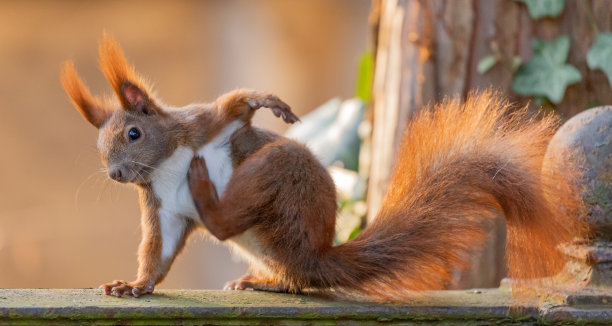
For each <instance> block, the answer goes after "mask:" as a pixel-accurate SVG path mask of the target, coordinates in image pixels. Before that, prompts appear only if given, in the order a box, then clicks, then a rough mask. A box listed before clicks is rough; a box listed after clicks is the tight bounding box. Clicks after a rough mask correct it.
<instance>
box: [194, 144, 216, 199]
mask: <svg viewBox="0 0 612 326" xmlns="http://www.w3.org/2000/svg"><path fill="white" fill-rule="evenodd" d="M187 181H188V183H189V190H190V191H191V196H192V197H193V199H194V201H195V204H196V206H198V205H200V204H202V203H208V202H209V201H210V200H213V201H216V200H217V192H216V190H215V189H214V184H213V183H212V181H211V180H210V177H209V175H208V168H207V167H206V161H205V160H204V158H203V157H198V156H196V157H194V158H193V159H192V160H191V165H190V166H189V172H188V173H187Z"/></svg>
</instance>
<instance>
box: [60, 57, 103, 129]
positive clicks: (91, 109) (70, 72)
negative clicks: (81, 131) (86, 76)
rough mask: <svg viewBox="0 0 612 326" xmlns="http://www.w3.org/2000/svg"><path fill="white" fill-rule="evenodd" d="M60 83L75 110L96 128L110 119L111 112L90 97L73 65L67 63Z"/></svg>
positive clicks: (97, 100)
mask: <svg viewBox="0 0 612 326" xmlns="http://www.w3.org/2000/svg"><path fill="white" fill-rule="evenodd" d="M60 78H61V81H62V85H63V86H64V89H65V90H66V93H68V96H69V97H70V99H71V100H72V103H73V104H74V106H75V107H76V108H77V110H78V111H79V112H80V113H81V115H83V117H84V118H85V120H87V121H89V122H90V123H91V124H92V125H94V126H95V127H96V128H100V126H101V125H102V124H104V122H106V120H107V119H108V118H109V117H110V115H111V113H112V110H109V109H108V108H107V107H106V106H104V105H103V104H102V102H101V101H100V100H99V99H97V98H95V97H94V96H93V95H91V92H90V91H89V89H88V88H87V86H86V85H85V83H84V82H83V80H81V78H79V75H78V74H77V72H76V69H75V68H74V63H72V62H71V61H67V62H66V63H64V67H63V69H62V72H61V77H60Z"/></svg>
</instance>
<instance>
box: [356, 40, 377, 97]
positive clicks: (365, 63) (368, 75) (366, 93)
mask: <svg viewBox="0 0 612 326" xmlns="http://www.w3.org/2000/svg"><path fill="white" fill-rule="evenodd" d="M373 79H374V56H373V55H372V52H371V51H366V52H365V53H364V54H363V55H362V56H361V60H359V74H358V75H357V87H356V90H355V96H357V98H359V99H361V100H362V101H364V102H366V103H367V102H370V100H371V99H372V81H373Z"/></svg>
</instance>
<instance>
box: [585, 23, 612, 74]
mask: <svg viewBox="0 0 612 326" xmlns="http://www.w3.org/2000/svg"><path fill="white" fill-rule="evenodd" d="M587 65H588V66H589V68H591V69H597V68H599V69H601V70H603V71H604V72H605V73H606V76H608V82H609V83H610V85H612V33H601V34H599V35H597V38H596V39H595V43H593V46H592V47H591V49H590V50H589V53H587Z"/></svg>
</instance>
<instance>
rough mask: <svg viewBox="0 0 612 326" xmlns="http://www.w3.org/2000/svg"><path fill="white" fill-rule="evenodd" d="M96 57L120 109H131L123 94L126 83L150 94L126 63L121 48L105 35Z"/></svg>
mask: <svg viewBox="0 0 612 326" xmlns="http://www.w3.org/2000/svg"><path fill="white" fill-rule="evenodd" d="M98 55H99V61H100V68H102V73H103V74H104V76H105V77H106V79H107V80H108V82H109V83H110V84H111V86H112V87H113V90H114V91H115V94H117V97H118V98H119V101H120V102H121V106H122V107H124V108H126V109H128V108H130V107H131V103H130V102H128V100H127V99H126V97H125V95H124V93H123V87H124V85H125V83H126V82H130V83H132V84H134V85H136V86H137V87H139V88H140V89H142V90H143V91H144V92H145V93H148V94H151V89H150V88H149V87H148V86H147V84H146V83H145V82H144V80H143V79H142V78H141V77H140V76H139V75H138V74H137V73H136V71H135V69H134V67H133V66H132V65H130V64H129V63H128V61H127V59H126V58H125V54H123V50H121V46H119V43H117V41H116V40H115V39H114V38H113V37H112V36H109V35H108V34H106V33H105V34H104V35H103V37H102V42H101V43H100V45H99V47H98Z"/></svg>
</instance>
